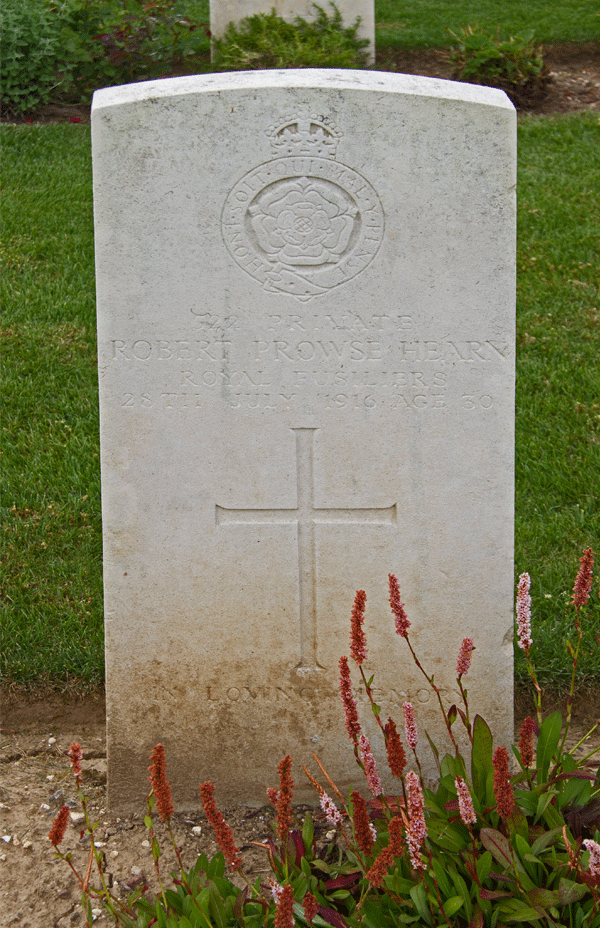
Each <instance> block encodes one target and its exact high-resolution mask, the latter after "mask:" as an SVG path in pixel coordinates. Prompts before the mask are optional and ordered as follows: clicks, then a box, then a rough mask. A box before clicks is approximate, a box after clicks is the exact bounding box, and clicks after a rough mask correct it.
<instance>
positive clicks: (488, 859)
mask: <svg viewBox="0 0 600 928" xmlns="http://www.w3.org/2000/svg"><path fill="white" fill-rule="evenodd" d="M492 863H493V858H492V855H491V853H490V851H484V853H483V854H481V856H480V857H478V859H477V878H478V880H479V882H480V883H483V882H484V881H485V880H487V878H488V874H489V872H490V870H491V869H492Z"/></svg>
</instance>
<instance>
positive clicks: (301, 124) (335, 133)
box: [266, 113, 342, 158]
mask: <svg viewBox="0 0 600 928" xmlns="http://www.w3.org/2000/svg"><path fill="white" fill-rule="evenodd" d="M266 134H267V136H268V138H269V139H270V142H271V152H272V154H273V157H274V158H287V157H294V156H297V155H310V156H312V157H314V158H335V156H336V152H337V146H338V142H339V140H340V138H341V137H342V132H341V130H340V129H338V127H337V126H336V125H335V123H334V122H333V121H332V120H331V119H329V117H327V116H318V115H317V114H315V113H312V114H305V113H303V114H300V115H299V114H298V113H296V114H295V115H294V116H286V117H283V118H282V119H281V121H279V122H278V123H277V124H276V125H273V126H269V128H268V129H267V132H266Z"/></svg>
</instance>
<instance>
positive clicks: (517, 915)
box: [498, 899, 545, 922]
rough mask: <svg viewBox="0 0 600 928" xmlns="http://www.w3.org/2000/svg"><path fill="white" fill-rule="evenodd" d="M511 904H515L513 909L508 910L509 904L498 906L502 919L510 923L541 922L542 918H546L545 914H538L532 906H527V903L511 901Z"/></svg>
mask: <svg viewBox="0 0 600 928" xmlns="http://www.w3.org/2000/svg"><path fill="white" fill-rule="evenodd" d="M511 902H512V903H513V907H512V908H511V909H507V908H506V907H507V906H508V905H509V903H502V904H500V905H499V906H498V910H499V912H500V917H501V918H505V919H506V920H507V921H509V922H530V921H539V919H540V918H544V917H545V916H544V913H543V912H542V913H540V912H536V910H535V909H532V908H531V906H529V905H525V903H523V902H519V901H518V900H517V899H515V900H512V899H511ZM516 906H518V908H516Z"/></svg>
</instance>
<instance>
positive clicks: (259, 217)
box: [221, 113, 384, 301]
mask: <svg viewBox="0 0 600 928" xmlns="http://www.w3.org/2000/svg"><path fill="white" fill-rule="evenodd" d="M266 134H267V137H268V138H269V140H270V144H271V155H272V157H271V160H270V161H267V162H265V163H264V164H260V165H258V166H257V167H255V168H253V169H252V170H251V171H249V172H248V173H247V174H245V175H244V176H243V177H242V178H241V180H239V181H238V183H237V184H236V185H235V187H234V188H233V190H232V191H231V192H230V194H229V196H228V197H227V199H226V201H225V205H224V207H223V213H222V217H221V224H222V230H223V239H224V241H225V245H226V246H227V249H228V250H229V252H230V254H231V256H232V257H233V259H234V261H236V263H237V264H238V265H239V266H240V267H241V268H242V269H243V270H244V271H246V273H248V274H249V275H250V276H251V277H253V278H254V279H255V280H258V281H260V283H261V284H262V285H263V288H264V289H265V290H267V291H269V292H271V293H286V294H288V295H289V296H293V297H296V298H297V299H298V300H302V301H306V300H310V299H312V298H313V297H315V296H318V295H319V294H322V293H326V292H327V291H328V290H331V289H333V288H334V287H339V286H341V285H342V284H345V283H346V282H347V281H349V280H351V279H352V278H353V277H356V275H357V274H360V273H361V271H364V269H365V268H366V267H367V265H368V264H370V263H371V261H372V260H373V258H374V257H375V255H376V254H377V251H378V249H379V246H380V244H381V241H382V238H383V231H384V215H383V208H382V206H381V202H380V200H379V197H378V196H377V193H376V192H375V190H374V189H373V187H372V186H371V184H370V183H369V182H368V181H367V180H366V179H365V178H364V177H363V176H362V175H361V174H359V173H358V172H357V171H354V170H353V169H352V168H349V167H347V166H346V165H345V164H341V163H340V162H339V161H337V160H336V155H337V149H338V145H339V143H340V140H341V139H342V132H341V131H340V130H339V129H338V128H337V126H335V125H334V124H333V122H332V121H331V120H330V119H329V118H328V117H326V116H319V115H316V114H307V113H302V114H298V113H297V114H295V115H292V116H288V117H284V118H282V119H281V120H280V121H279V122H278V123H277V124H276V125H273V126H270V127H269V129H268V130H267V132H266Z"/></svg>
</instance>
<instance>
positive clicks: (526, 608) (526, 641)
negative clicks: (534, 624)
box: [517, 574, 533, 657]
mask: <svg viewBox="0 0 600 928" xmlns="http://www.w3.org/2000/svg"><path fill="white" fill-rule="evenodd" d="M530 587H531V577H530V576H529V574H521V576H520V577H519V585H518V587H517V633H518V635H519V647H520V648H522V649H523V650H524V651H525V654H526V655H527V657H529V648H530V647H531V645H532V644H533V641H532V638H531V596H530V595H529V589H530Z"/></svg>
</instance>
